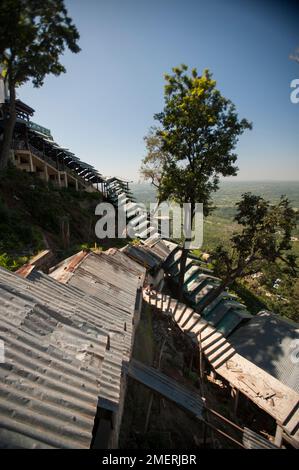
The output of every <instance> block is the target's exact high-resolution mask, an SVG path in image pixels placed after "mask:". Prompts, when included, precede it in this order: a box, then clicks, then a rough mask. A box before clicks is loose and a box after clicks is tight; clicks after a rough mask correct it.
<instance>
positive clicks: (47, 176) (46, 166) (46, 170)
mask: <svg viewBox="0 0 299 470" xmlns="http://www.w3.org/2000/svg"><path fill="white" fill-rule="evenodd" d="M44 173H45V180H46V181H47V182H48V181H49V175H48V165H47V164H45V168H44Z"/></svg>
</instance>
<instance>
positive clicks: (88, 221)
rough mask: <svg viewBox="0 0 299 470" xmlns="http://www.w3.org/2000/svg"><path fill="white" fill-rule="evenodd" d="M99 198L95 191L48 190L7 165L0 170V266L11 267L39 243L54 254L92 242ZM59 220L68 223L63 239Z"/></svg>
mask: <svg viewBox="0 0 299 470" xmlns="http://www.w3.org/2000/svg"><path fill="white" fill-rule="evenodd" d="M100 200H101V195H100V193H86V192H83V191H80V192H76V191H75V190H73V189H69V188H68V189H60V190H58V189H54V187H53V186H51V184H49V185H46V184H45V183H44V182H43V181H42V180H41V179H40V178H38V177H36V176H35V175H33V174H29V173H26V172H22V171H20V170H17V169H16V168H8V169H7V170H6V171H5V172H2V173H1V174H0V265H2V266H5V267H7V268H9V269H17V268H18V267H19V266H20V265H22V264H23V263H24V262H26V260H27V259H28V257H31V256H33V255H36V254H37V253H38V252H39V251H40V250H42V249H45V248H51V249H52V250H53V251H54V252H55V253H56V254H57V256H58V258H60V257H63V256H65V255H68V254H71V253H73V252H74V251H76V250H78V249H80V248H81V247H82V245H84V246H86V245H87V246H90V245H94V244H95V242H96V238H95V234H94V226H95V221H96V218H95V215H94V209H95V207H96V205H97V204H98V203H99V202H100ZM63 223H64V224H66V225H67V224H69V233H70V237H69V240H64V237H63V236H62V224H63ZM63 240H64V241H63Z"/></svg>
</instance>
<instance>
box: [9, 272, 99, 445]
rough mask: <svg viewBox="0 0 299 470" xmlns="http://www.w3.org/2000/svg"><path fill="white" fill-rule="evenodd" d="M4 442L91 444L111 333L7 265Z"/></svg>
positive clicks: (14, 443) (10, 443) (16, 443)
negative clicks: (86, 323)
mask: <svg viewBox="0 0 299 470" xmlns="http://www.w3.org/2000/svg"><path fill="white" fill-rule="evenodd" d="M0 297H1V303H0V337H1V339H2V340H3V341H4V347H5V362H4V363H2V364H0V374H1V384H0V397H1V399H0V413H1V419H0V446H1V447H28V446H29V447H32V448H46V447H65V448H88V447H89V445H90V441H91V432H92V429H93V424H94V416H95V412H96V407H97V398H98V395H99V390H100V376H101V369H102V364H103V359H104V355H105V352H106V347H107V335H106V334H105V333H104V332H103V331H101V330H100V329H99V328H94V329H90V330H89V331H86V330H84V329H82V328H81V324H80V322H78V320H77V319H75V318H71V317H70V316H69V315H64V313H65V310H64V307H65V303H64V299H63V298H61V299H60V302H59V304H56V305H54V302H52V303H51V304H50V303H49V302H47V300H43V299H42V298H40V296H39V295H38V294H37V295H36V293H35V289H34V288H33V289H32V283H31V282H30V281H29V280H27V279H22V278H20V277H18V276H17V275H15V274H13V273H9V272H8V271H6V270H4V269H3V268H0Z"/></svg>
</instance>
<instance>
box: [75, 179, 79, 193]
mask: <svg viewBox="0 0 299 470" xmlns="http://www.w3.org/2000/svg"><path fill="white" fill-rule="evenodd" d="M75 182H76V191H79V186H78V180H77V179H76V180H75Z"/></svg>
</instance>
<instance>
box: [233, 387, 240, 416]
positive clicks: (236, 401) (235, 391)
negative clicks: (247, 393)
mask: <svg viewBox="0 0 299 470" xmlns="http://www.w3.org/2000/svg"><path fill="white" fill-rule="evenodd" d="M234 395H235V401H234V415H235V416H237V410H238V404H239V395H240V391H239V389H235V390H234Z"/></svg>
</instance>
